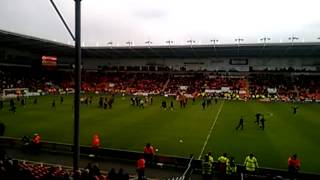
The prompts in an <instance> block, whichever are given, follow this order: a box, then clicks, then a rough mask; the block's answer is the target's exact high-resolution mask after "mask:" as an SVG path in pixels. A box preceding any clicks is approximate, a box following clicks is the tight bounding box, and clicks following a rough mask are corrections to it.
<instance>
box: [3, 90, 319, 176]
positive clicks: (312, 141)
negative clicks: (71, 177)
mask: <svg viewBox="0 0 320 180" xmlns="http://www.w3.org/2000/svg"><path fill="white" fill-rule="evenodd" d="M53 98H54V97H50V96H46V97H39V98H38V104H36V105H34V104H32V98H31V99H29V100H27V105H26V106H25V107H22V106H21V105H20V104H19V103H16V105H17V112H16V113H15V114H13V113H11V112H9V111H8V103H5V107H4V109H2V110H0V122H4V123H5V125H6V132H5V135H6V136H11V137H18V138H20V137H22V136H24V135H28V136H31V135H32V134H33V133H35V132H37V133H39V134H41V136H42V140H47V141H55V142H63V143H72V137H73V130H72V128H73V115H72V113H73V110H72V97H71V96H69V97H65V101H64V103H63V104H60V98H59V97H55V98H56V109H52V108H51V103H52V99H53ZM162 99H167V104H168V105H170V100H171V99H172V100H173V98H165V97H155V98H154V102H153V105H147V106H146V107H145V108H144V109H141V108H137V107H133V106H131V105H130V97H129V96H126V97H120V96H119V97H116V99H115V103H114V105H113V109H111V110H104V109H100V108H98V102H97V101H98V98H97V97H95V98H94V102H93V103H92V105H89V106H86V105H81V123H80V126H81V132H80V140H81V144H82V145H90V143H91V137H92V135H93V134H94V133H99V134H100V137H101V141H102V145H103V147H106V148H117V149H126V150H135V151H142V149H143V147H144V145H145V143H147V142H151V144H152V145H154V146H155V147H156V148H157V149H159V152H158V153H160V154H166V155H177V156H189V154H191V153H193V154H194V155H196V157H197V158H198V157H199V156H200V155H204V154H205V153H207V152H208V151H212V152H213V154H214V157H215V159H217V157H218V156H219V155H220V154H221V153H223V152H227V153H228V154H229V155H231V156H234V157H235V158H236V161H237V162H238V163H243V161H244V158H245V156H246V155H247V154H248V153H250V152H253V153H254V154H255V155H256V156H257V159H258V162H259V164H260V166H262V167H271V168H281V169H286V168H287V158H288V156H289V155H291V154H293V153H297V154H298V156H299V158H301V161H302V171H308V172H317V173H320V166H319V162H320V157H319V155H318V151H319V150H320V139H319V138H320V131H319V128H320V104H300V105H299V109H298V113H297V114H296V115H293V113H292V104H289V103H261V102H255V101H250V102H240V101H222V100H220V101H219V102H218V104H214V103H213V105H212V107H209V108H208V109H206V110H202V107H201V100H198V101H196V103H192V101H189V102H188V105H187V107H186V108H185V109H180V107H179V104H178V102H174V103H175V104H174V105H175V109H174V110H173V111H171V110H162V109H160V104H161V100H162ZM257 112H260V113H262V114H264V115H265V119H266V123H265V130H264V131H262V130H261V129H260V128H259V127H258V125H257V124H255V123H254V120H255V113H257ZM241 115H242V116H243V117H244V130H243V131H240V130H238V131H236V130H235V127H236V126H237V124H238V122H239V118H240V116H241ZM210 132H211V133H210ZM181 140H182V141H181Z"/></svg>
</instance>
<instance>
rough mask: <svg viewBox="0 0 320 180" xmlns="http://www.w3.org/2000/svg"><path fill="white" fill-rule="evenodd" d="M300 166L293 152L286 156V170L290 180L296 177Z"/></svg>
mask: <svg viewBox="0 0 320 180" xmlns="http://www.w3.org/2000/svg"><path fill="white" fill-rule="evenodd" d="M300 166H301V162H300V160H299V159H298V158H297V154H294V155H293V156H290V157H289V158H288V172H289V176H290V180H294V179H296V178H297V176H298V171H299V169H300Z"/></svg>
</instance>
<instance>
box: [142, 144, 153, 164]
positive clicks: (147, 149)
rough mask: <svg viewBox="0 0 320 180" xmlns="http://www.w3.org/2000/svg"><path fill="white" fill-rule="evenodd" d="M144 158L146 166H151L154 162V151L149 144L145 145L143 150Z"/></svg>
mask: <svg viewBox="0 0 320 180" xmlns="http://www.w3.org/2000/svg"><path fill="white" fill-rule="evenodd" d="M143 153H144V157H145V158H146V162H147V164H148V165H151V164H152V163H153V160H154V155H155V149H154V148H153V146H151V144H150V143H147V144H146V146H145V147H144V149H143Z"/></svg>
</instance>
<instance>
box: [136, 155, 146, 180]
mask: <svg viewBox="0 0 320 180" xmlns="http://www.w3.org/2000/svg"><path fill="white" fill-rule="evenodd" d="M145 168H146V160H145V159H144V156H143V155H140V157H139V159H138V160H137V173H138V180H143V179H145V176H144V170H145Z"/></svg>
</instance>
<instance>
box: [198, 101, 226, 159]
mask: <svg viewBox="0 0 320 180" xmlns="http://www.w3.org/2000/svg"><path fill="white" fill-rule="evenodd" d="M223 105H224V100H223V101H222V103H221V105H220V108H219V110H218V113H217V115H216V117H215V118H214V121H213V123H212V125H211V128H210V131H209V133H208V135H207V138H206V140H205V141H204V144H203V147H202V149H201V153H200V155H199V157H198V159H201V156H202V154H203V151H204V149H205V148H206V146H207V144H208V141H209V139H210V136H211V134H212V130H213V128H214V126H215V125H216V122H217V120H218V118H219V115H220V113H221V110H222V107H223Z"/></svg>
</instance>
